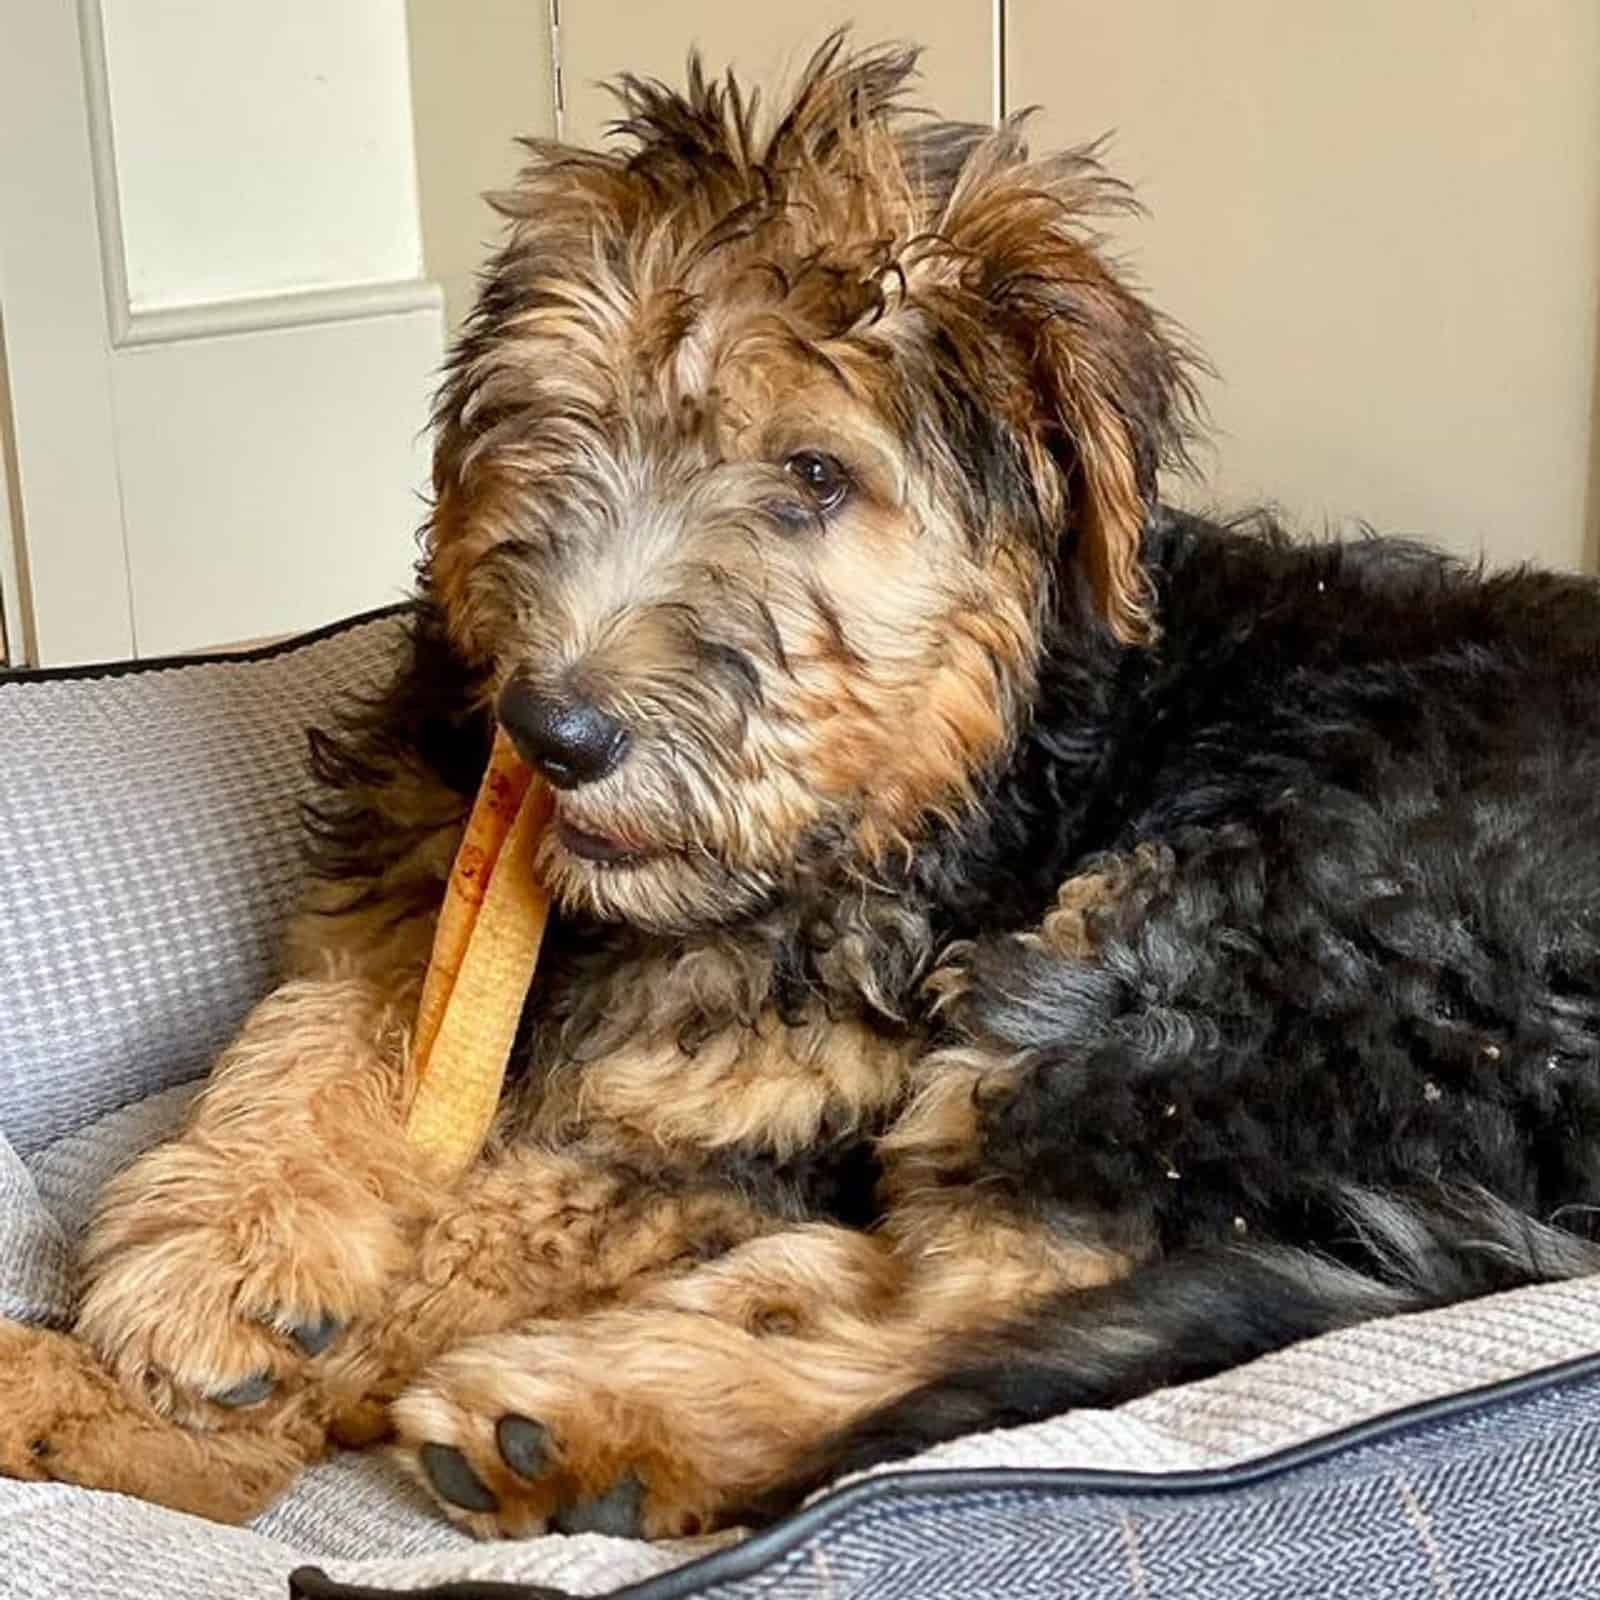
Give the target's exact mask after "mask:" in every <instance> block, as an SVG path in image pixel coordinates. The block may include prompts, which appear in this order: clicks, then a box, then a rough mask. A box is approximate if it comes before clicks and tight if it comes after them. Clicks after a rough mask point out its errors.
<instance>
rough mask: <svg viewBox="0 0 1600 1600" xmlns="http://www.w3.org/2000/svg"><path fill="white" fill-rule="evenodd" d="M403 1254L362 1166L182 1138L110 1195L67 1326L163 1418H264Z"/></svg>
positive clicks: (364, 1313) (372, 1311)
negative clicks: (331, 1165)
mask: <svg viewBox="0 0 1600 1600" xmlns="http://www.w3.org/2000/svg"><path fill="white" fill-rule="evenodd" d="M404 1252H405V1244H404V1239H403V1232H402V1228H401V1225H400V1221H399V1219H398V1218H397V1216H396V1214H395V1213H394V1211H393V1209H392V1208H391V1207H390V1206H389V1205H388V1204H387V1203H386V1202H385V1201H384V1200H383V1199H382V1198H381V1197H380V1195H379V1194H378V1193H377V1192H376V1191H375V1189H374V1187H373V1186H371V1185H369V1184H365V1183H363V1182H362V1181H361V1179H360V1175H357V1174H351V1173H345V1172H337V1171H330V1170H328V1169H327V1167H326V1165H325V1164H324V1163H319V1162H318V1161H317V1159H316V1157H315V1155H314V1154H311V1153H308V1154H306V1155H297V1154H295V1153H293V1152H286V1151H284V1150H273V1149H259V1150H255V1151H246V1150H243V1149H240V1148H238V1147H237V1146H233V1147H228V1148H219V1147H217V1146H216V1145H214V1144H211V1143H209V1142H207V1141H204V1140H200V1139H194V1138H184V1139H179V1140H177V1141H175V1142H174V1143H172V1144H168V1145H164V1146H161V1147H160V1148H158V1149H156V1150H153V1151H151V1152H150V1153H149V1154H148V1155H146V1156H144V1157H142V1158H141V1159H140V1160H139V1161H138V1162H136V1163H135V1164H134V1165H133V1166H132V1167H130V1168H129V1169H128V1171H127V1172H125V1173H123V1174H122V1175H121V1176H120V1177H119V1178H117V1179H116V1180H115V1181H114V1182H113V1183H112V1184H111V1185H110V1186H109V1187H108V1188H107V1190H106V1191H105V1194H104V1195H103V1197H102V1199H101V1203H100V1207H99V1210H98V1213H97V1217H96V1221H95V1225H94V1228H93V1230H92V1231H91V1234H90V1238H89V1242H88V1246H87V1249H86V1252H85V1271H86V1278H87V1286H86V1292H85V1295H84V1299H83V1304H82V1308H81V1311H80V1314H79V1320H78V1329H77V1331H78V1333H79V1335H80V1337H82V1338H83V1339H84V1340H85V1341H86V1342H87V1343H89V1344H90V1345H91V1346H93V1347H94V1348H95V1349H96V1350H97V1351H98V1352H99V1353H100V1355H101V1356H102V1358H103V1359H104V1360H105V1361H106V1363H107V1365H108V1366H109V1368H110V1369H111V1371H112V1372H114V1373H115V1374H116V1376H117V1378H118V1379H119V1381H121V1382H122V1383H124V1384H125V1385H127V1386H129V1387H130V1388H131V1389H133V1390H134V1392H136V1393H140V1394H142V1395H144V1396H145V1397H146V1398H148V1399H149V1400H150V1401H151V1402H152V1403H153V1404H154V1405H155V1406H156V1407H157V1408H158V1409H159V1410H161V1411H163V1412H166V1413H167V1414H168V1415H171V1416H173V1417H175V1418H177V1419H178V1420H180V1421H183V1422H186V1423H188V1424H190V1425H192V1426H199V1427H204V1428H215V1427H219V1426H225V1425H226V1424H227V1423H228V1422H229V1421H230V1420H232V1419H236V1418H246V1419H248V1420H250V1421H251V1422H259V1421H261V1420H264V1413H266V1412H269V1411H271V1410H272V1409H275V1408H276V1407H277V1406H278V1405H279V1403H280V1402H282V1401H283V1400H284V1399H285V1398H286V1397H288V1396H289V1395H291V1394H293V1393H295V1392H296V1391H298V1390H300V1389H303V1387H304V1384H305V1380H306V1379H307V1378H308V1377H311V1376H314V1375H315V1373H316V1372H317V1370H318V1364H319V1361H320V1359H321V1358H322V1357H323V1356H324V1354H325V1353H327V1352H330V1351H332V1350H333V1349H334V1348H335V1347H336V1346H337V1344H338V1342H339V1341H340V1338H341V1335H342V1333H343V1332H344V1330H345V1329H346V1328H347V1327H348V1326H349V1325H350V1324H351V1323H352V1322H355V1321H358V1320H360V1319H365V1318H370V1317H372V1316H374V1315H376V1313H377V1312H378V1311H379V1310H380V1309H381V1307H382V1303H383V1295H384V1286H385V1284H386V1282H387V1281H388V1280H389V1278H390V1277H391V1275H392V1273H393V1272H394V1270H395V1269H396V1267H397V1266H398V1265H399V1264H400V1262H401V1261H402V1260H403V1259H404Z"/></svg>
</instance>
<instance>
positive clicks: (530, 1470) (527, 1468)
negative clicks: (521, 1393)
mask: <svg viewBox="0 0 1600 1600" xmlns="http://www.w3.org/2000/svg"><path fill="white" fill-rule="evenodd" d="M494 1437H495V1443H496V1444H498V1445H499V1447H500V1457H501V1459H502V1460H503V1461H504V1462H505V1464H506V1465H507V1466H508V1467H510V1468H511V1470H512V1471H513V1472H514V1473H516V1475H517V1476H518V1477H519V1478H529V1479H532V1478H537V1477H538V1476H539V1475H540V1473H542V1472H543V1471H544V1469H545V1466H546V1465H547V1463H548V1461H549V1458H550V1448H549V1446H550V1435H549V1433H548V1432H546V1430H545V1429H544V1427H543V1426H542V1425H541V1424H540V1423H537V1422H535V1421H533V1420H532V1418H530V1417H519V1416H515V1415H508V1416H504V1417H501V1419H500V1420H499V1422H497V1423H496V1424H495V1429H494Z"/></svg>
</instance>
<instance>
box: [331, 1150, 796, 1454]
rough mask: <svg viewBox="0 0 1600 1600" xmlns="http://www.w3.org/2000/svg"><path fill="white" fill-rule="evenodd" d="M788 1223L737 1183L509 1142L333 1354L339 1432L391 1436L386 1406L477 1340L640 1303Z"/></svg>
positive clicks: (431, 1228)
mask: <svg viewBox="0 0 1600 1600" xmlns="http://www.w3.org/2000/svg"><path fill="white" fill-rule="evenodd" d="M780 1226H781V1224H780V1223H779V1222H778V1221H777V1219H775V1218H774V1217H773V1216H771V1215H770V1214H769V1213H766V1212H764V1211H762V1210H761V1209H760V1208H759V1207H757V1206H755V1205H752V1204H751V1203H750V1202H749V1201H747V1200H745V1199H744V1198H743V1197H742V1196H740V1195H739V1194H738V1192H737V1191H735V1190H733V1189H732V1188H730V1187H729V1186H728V1185H726V1184H715V1185H707V1186H701V1187H697V1186H695V1185H694V1184H693V1183H686V1182H684V1181H682V1180H681V1179H680V1178H677V1177H674V1176H673V1175H671V1174H658V1175H652V1173H651V1171H650V1170H649V1168H648V1167H640V1166H638V1165H634V1164H628V1163H625V1162H621V1163H619V1162H618V1161H616V1160H615V1159H614V1158H613V1159H608V1158H607V1155H606V1154H605V1153H604V1152H600V1151H585V1150H582V1149H577V1150H572V1151H566V1152H558V1151H551V1150H546V1149H542V1148H540V1147H537V1146H524V1147H520V1148H518V1147H513V1148H511V1149H508V1150H505V1151H503V1152H501V1153H499V1154H498V1155H496V1156H494V1157H492V1158H491V1159H490V1160H488V1161H486V1162H485V1163H484V1164H483V1165H482V1166H480V1167H479V1168H478V1169H476V1170H475V1171H474V1172H472V1173H471V1174H469V1175H468V1177H467V1178H466V1179H465V1180H464V1181H463V1183H462V1184H461V1186H460V1187H459V1188H458V1189H457V1190H455V1191H454V1192H452V1193H451V1194H450V1195H449V1196H447V1197H445V1198H444V1199H443V1200H441V1202H440V1205H439V1208H438V1211H437V1213H436V1215H434V1216H433V1217H432V1218H431V1219H430V1220H429V1222H428V1224H427V1226H426V1228H425V1230H424V1231H423V1234H422V1237H421V1240H420V1243H419V1244H418V1246H417V1248H416V1252H415V1255H414V1257H413V1259H412V1261H411V1262H410V1264H409V1266H408V1268H407V1270H406V1272H405V1274H404V1275H403V1276H402V1277H401V1278H400V1279H398V1280H397V1281H396V1283H395V1284H394V1286H393V1292H392V1294H391V1296H390V1299H389V1301H388V1304H387V1305H386V1307H385V1309H384V1311H383V1313H382V1314H381V1315H380V1316H378V1317H376V1318H374V1319H372V1320H371V1321H370V1322H368V1323H366V1324H362V1325H358V1326H357V1327H355V1328H353V1329H352V1330H351V1334H350V1337H349V1338H348V1339H346V1340H344V1341H342V1342H341V1343H340V1345H339V1346H337V1347H336V1348H335V1349H333V1350H331V1351H330V1352H329V1355H328V1357H327V1359H326V1361H325V1362H324V1363H323V1364H322V1369H321V1371H320V1373H319V1375H318V1377H319V1383H320V1384H321V1387H322V1389H323V1391H324V1393H325V1395H326V1396H327V1402H326V1403H327V1405H328V1408H329V1409H330V1411H331V1412H332V1413H333V1418H332V1420H333V1429H334V1433H335V1436H336V1437H337V1438H338V1439H339V1440H340V1442H342V1443H348V1444H358V1445H365V1444H368V1443H371V1442H373V1441H375V1440H376V1439H378V1438H381V1437H383V1436H384V1435H385V1434H386V1433H388V1431H389V1427H390V1420H389V1416H388V1410H387V1402H389V1401H391V1400H393V1399H394V1397H395V1396H396V1395H397V1394H399V1393H400V1392H401V1391H402V1389H403V1388H404V1387H405V1385H406V1384H407V1383H408V1382H410V1381H411V1380H412V1379H414V1378H415V1377H416V1375H417V1373H418V1372H419V1371H421V1370H422V1369H423V1368H424V1367H425V1366H426V1364H427V1363H428V1362H429V1361H431V1360H433V1359H434V1358H435V1357H437V1356H439V1355H440V1354H441V1353H442V1352H444V1351H446V1350H449V1349H451V1348H453V1347H454V1346H455V1345H457V1344H459V1343H461V1342H462V1341H463V1340H465V1339H468V1338H471V1337H473V1336H475V1335H483V1334H490V1333H497V1332H500V1331H503V1330H504V1329H507V1328H511V1327H516V1326H519V1325H521V1324H524V1323H526V1322H528V1321H529V1320H531V1319H533V1318H548V1317H555V1316H568V1315H572V1314H574V1313H577V1312H583V1311H589V1310H592V1309H593V1308H594V1307H595V1306H596V1305H597V1304H603V1303H606V1302H610V1301H615V1300H619V1299H624V1298H627V1297H629V1296H631V1295H633V1294H635V1293H637V1292H639V1291H641V1290H642V1289H644V1288H646V1287H647V1286H648V1285H650V1284H652V1283H654V1282H656V1281H658V1280H659V1279H660V1278H661V1277H662V1276H664V1275H668V1274H673V1273H679V1274H681V1273H682V1272H684V1271H687V1270H689V1269H691V1268H693V1267H695V1266H698V1265H699V1264H700V1263H702V1262H704V1261H705V1260H707V1259H708V1258H710V1257H715V1256H720V1255H722V1254H723V1253H725V1252H726V1251H728V1250H730V1249H732V1248H734V1247H735V1246H736V1245H738V1244H740V1243H742V1242H744V1241H746V1240H749V1239H752V1238H754V1237H756V1236H758V1235H760V1234H764V1233H768V1232H771V1231H772V1230H774V1229H775V1228H777V1227H780Z"/></svg>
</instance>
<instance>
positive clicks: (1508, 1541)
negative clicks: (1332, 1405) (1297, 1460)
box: [696, 1378, 1600, 1600]
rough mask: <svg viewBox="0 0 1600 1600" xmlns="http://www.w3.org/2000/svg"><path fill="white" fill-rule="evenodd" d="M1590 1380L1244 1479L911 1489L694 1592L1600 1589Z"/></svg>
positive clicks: (1291, 1594)
mask: <svg viewBox="0 0 1600 1600" xmlns="http://www.w3.org/2000/svg"><path fill="white" fill-rule="evenodd" d="M1597 1494H1600V1379H1595V1378H1591V1379H1589V1380H1588V1381H1586V1382H1584V1383H1581V1384H1575V1385H1572V1386H1570V1387H1560V1388H1556V1389H1552V1390H1551V1391H1548V1392H1546V1393H1543V1394H1541V1395H1538V1396H1536V1397H1532V1398H1529V1399H1526V1400H1523V1401H1520V1402H1518V1403H1516V1404H1511V1405H1504V1404H1502V1405H1499V1406H1495V1407H1491V1408H1489V1409H1487V1410H1485V1411H1482V1412H1480V1413H1478V1414H1476V1415H1472V1416H1467V1417H1462V1418H1456V1419H1450V1420H1445V1421H1438V1422H1434V1423H1432V1424H1429V1425H1426V1426H1424V1427H1422V1428H1418V1429H1413V1430H1409V1431H1408V1432H1407V1434H1406V1435H1405V1436H1404V1437H1395V1438H1390V1439H1386V1440H1381V1441H1378V1442H1375V1443H1372V1444H1368V1445H1363V1446H1359V1447H1356V1448H1354V1449H1352V1450H1349V1451H1346V1452H1341V1453H1340V1454H1339V1455H1338V1456H1337V1457H1335V1458H1332V1459H1329V1460H1327V1461H1324V1462H1320V1463H1315V1464H1311V1465H1308V1466H1305V1467H1302V1468H1300V1469H1298V1470H1295V1471H1293V1472H1291V1473H1288V1474H1285V1475H1284V1476H1281V1477H1278V1478H1275V1479H1271V1480H1269V1481H1264V1482H1262V1483H1260V1484H1258V1485H1253V1486H1250V1487H1247V1488H1238V1487H1235V1488H1230V1489H1227V1490H1221V1491H1215V1492H1210V1493H1206V1492H1199V1493H1194V1492H1188V1491H1185V1492H1183V1493H1181V1494H1161V1493H1137V1492H1127V1491H1123V1492H1119V1493H1116V1494H1104V1493H1098V1494H1097V1493H1094V1492H1092V1491H1082V1490H1080V1491H1077V1492H1060V1491H1054V1492H1053V1491H1045V1490H1038V1489H1035V1490H1033V1491H1026V1490H1022V1489H1019V1488H1014V1487H1009V1486H986V1487H983V1488H975V1489H970V1490H963V1491H962V1492H960V1493H949V1492H943V1493H941V1492H933V1491H927V1490H921V1491H919V1490H915V1489H912V1490H910V1491H909V1492H906V1493H903V1494H901V1495H899V1496H897V1497H895V1498H894V1499H893V1500H892V1501H889V1500H877V1501H869V1502H865V1503H862V1504H860V1505H858V1506H855V1507H852V1508H850V1509H848V1510H847V1511H845V1512H843V1513H841V1514H840V1515H839V1516H837V1517H836V1518H834V1519H831V1520H830V1521H829V1522H828V1524H827V1525H826V1526H824V1527H822V1528H819V1529H818V1530H817V1532H816V1533H815V1534H814V1535H813V1536H811V1537H808V1538H806V1539H805V1540H804V1541H803V1542H801V1543H799V1544H798V1545H796V1546H795V1547H794V1548H793V1549H791V1550H789V1551H788V1552H787V1553H785V1554H783V1555H782V1556H781V1557H780V1558H778V1559H775V1560H773V1561H772V1562H771V1563H770V1564H768V1565H767V1566H766V1567H765V1568H764V1570H762V1571H760V1572H759V1573H758V1574H755V1575H752V1576H750V1577H747V1578H744V1579H740V1580H737V1581H730V1582H725V1583H715V1584H711V1585H709V1586H707V1587H705V1588H703V1589H698V1590H697V1591H696V1593H697V1594H701V1595H704V1596H705V1597H707V1600H757V1597H758V1596H765V1595H776V1594H781V1595H782V1596H784V1600H857V1597H859V1600H900V1597H904V1600H971V1597H974V1596H983V1597H985V1600H1022V1597H1025V1596H1040V1597H1045V1596H1048V1597H1050V1600H1107V1597H1111V1596H1116V1597H1119V1600H1120V1597H1128V1600H1158V1597H1160V1600H1200V1597H1203V1600H1269V1597H1270V1600H1358V1597H1360V1600H1365V1597H1380V1596H1415V1597H1419V1600H1420V1597H1435V1600H1576V1597H1579V1596H1588V1595H1596V1594H1600V1546H1597V1544H1596V1540H1595V1537H1594V1524H1595V1514H1594V1506H1595V1503H1596V1496H1597Z"/></svg>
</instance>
